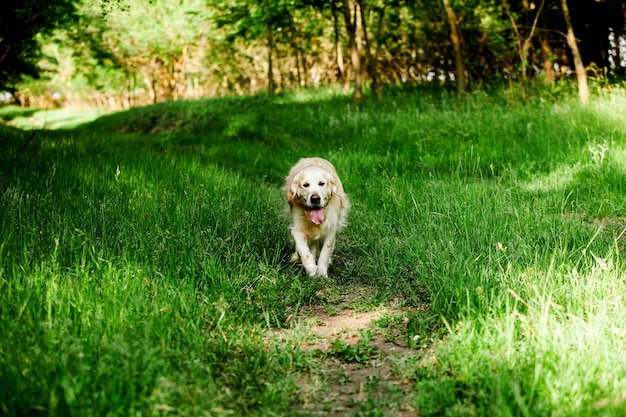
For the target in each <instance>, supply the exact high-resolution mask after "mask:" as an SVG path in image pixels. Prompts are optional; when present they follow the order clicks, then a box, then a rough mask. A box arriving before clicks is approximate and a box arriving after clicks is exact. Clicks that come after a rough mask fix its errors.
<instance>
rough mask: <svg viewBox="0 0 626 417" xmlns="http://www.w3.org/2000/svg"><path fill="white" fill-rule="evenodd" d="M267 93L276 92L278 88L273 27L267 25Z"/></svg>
mask: <svg viewBox="0 0 626 417" xmlns="http://www.w3.org/2000/svg"><path fill="white" fill-rule="evenodd" d="M266 30H267V93H268V94H274V90H275V89H276V87H275V85H274V65H273V62H272V54H273V51H274V36H273V34H272V27H271V26H270V25H267V28H266Z"/></svg>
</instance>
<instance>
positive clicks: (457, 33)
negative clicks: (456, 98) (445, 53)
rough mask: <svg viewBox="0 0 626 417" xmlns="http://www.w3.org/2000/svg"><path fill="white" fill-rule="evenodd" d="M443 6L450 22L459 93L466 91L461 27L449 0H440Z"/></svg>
mask: <svg viewBox="0 0 626 417" xmlns="http://www.w3.org/2000/svg"><path fill="white" fill-rule="evenodd" d="M442 1H443V7H444V8H445V9H446V15H447V16H448V23H449V24H450V40H451V41H452V46H453V47H454V62H455V65H456V74H455V75H456V88H457V90H458V92H459V94H464V93H465V92H467V87H466V85H465V64H464V63H463V51H462V49H461V29H459V25H458V21H457V18H456V14H455V13H454V9H453V8H452V6H451V5H450V0H442Z"/></svg>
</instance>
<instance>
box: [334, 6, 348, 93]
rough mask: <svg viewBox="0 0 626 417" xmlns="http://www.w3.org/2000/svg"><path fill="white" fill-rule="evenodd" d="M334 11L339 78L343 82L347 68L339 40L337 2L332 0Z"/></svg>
mask: <svg viewBox="0 0 626 417" xmlns="http://www.w3.org/2000/svg"><path fill="white" fill-rule="evenodd" d="M331 7H332V12H333V26H334V29H335V53H336V57H335V59H336V62H337V80H338V81H339V82H340V83H341V81H342V80H343V77H344V75H345V69H344V64H343V53H342V52H341V43H340V42H339V18H338V17H337V7H336V6H335V2H331Z"/></svg>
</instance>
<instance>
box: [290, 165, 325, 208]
mask: <svg viewBox="0 0 626 417" xmlns="http://www.w3.org/2000/svg"><path fill="white" fill-rule="evenodd" d="M336 191H337V186H336V185H335V180H334V178H333V176H332V174H331V173H329V172H328V171H326V170H324V169H322V168H320V167H317V166H310V167H306V168H305V169H303V170H302V171H300V172H299V173H297V174H296V175H295V176H294V178H293V181H292V182H291V184H289V188H288V190H287V199H288V200H289V201H293V200H300V201H301V202H302V205H303V206H304V207H306V208H307V209H309V210H319V209H322V208H324V207H325V206H326V204H328V202H329V201H330V199H331V198H332V196H333V194H334V193H335V192H336Z"/></svg>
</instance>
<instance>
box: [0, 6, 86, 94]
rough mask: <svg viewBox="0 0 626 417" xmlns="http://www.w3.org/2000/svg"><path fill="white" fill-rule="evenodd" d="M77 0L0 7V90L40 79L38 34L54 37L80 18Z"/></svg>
mask: <svg viewBox="0 0 626 417" xmlns="http://www.w3.org/2000/svg"><path fill="white" fill-rule="evenodd" d="M75 3H76V1H75V0H47V1H45V2H41V1H36V0H27V1H23V0H6V1H3V2H2V6H0V16H1V17H0V87H2V88H10V87H14V85H15V83H17V82H18V81H19V80H20V79H21V77H22V76H24V75H29V76H37V74H38V72H39V68H38V67H37V61H38V58H39V57H40V50H39V45H38V44H37V40H36V36H37V35H46V34H50V33H51V32H52V31H53V30H54V29H56V28H63V27H64V26H65V25H68V24H71V23H72V22H73V21H74V20H75V18H76V14H75V13H76V4H75Z"/></svg>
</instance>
